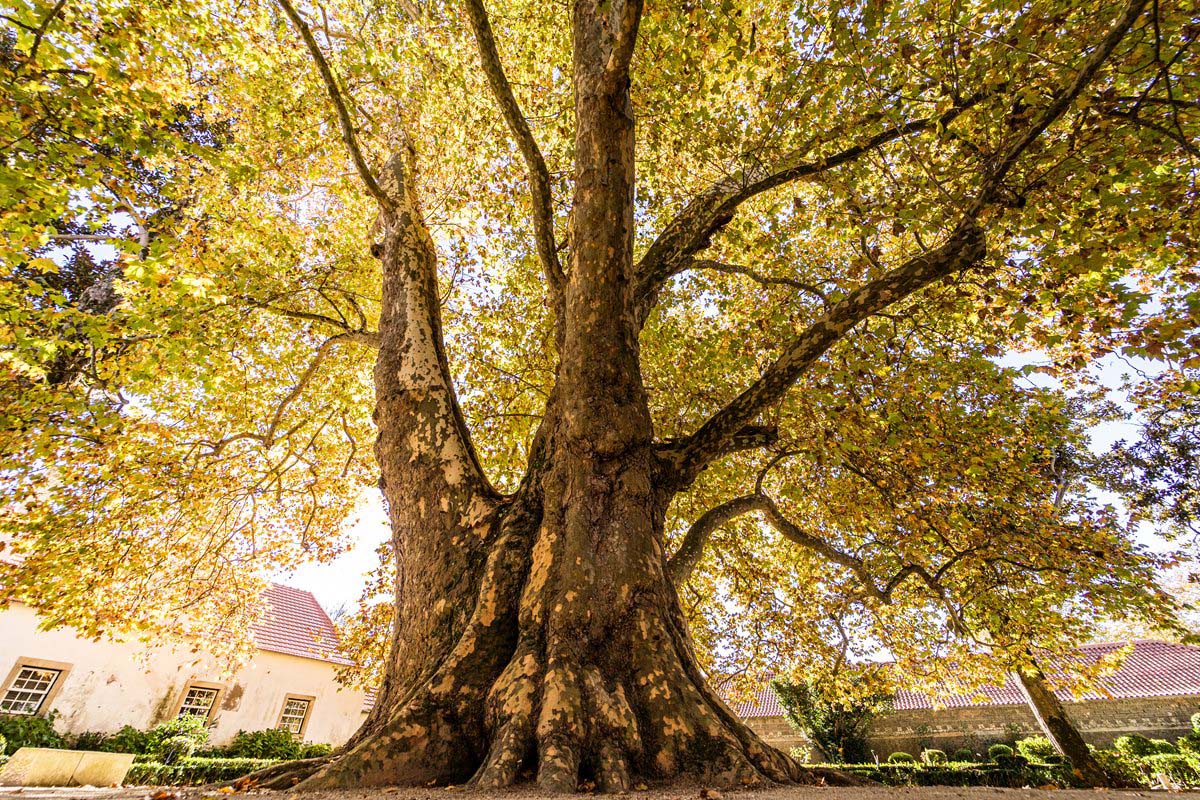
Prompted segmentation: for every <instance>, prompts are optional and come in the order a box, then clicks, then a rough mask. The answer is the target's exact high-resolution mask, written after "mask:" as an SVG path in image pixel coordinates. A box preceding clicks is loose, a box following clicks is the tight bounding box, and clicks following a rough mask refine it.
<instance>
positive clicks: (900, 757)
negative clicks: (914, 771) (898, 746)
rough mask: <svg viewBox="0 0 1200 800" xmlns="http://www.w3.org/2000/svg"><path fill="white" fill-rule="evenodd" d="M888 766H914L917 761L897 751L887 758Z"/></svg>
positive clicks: (908, 754) (910, 755)
mask: <svg viewBox="0 0 1200 800" xmlns="http://www.w3.org/2000/svg"><path fill="white" fill-rule="evenodd" d="M887 760H888V763H889V764H915V763H917V760H916V759H915V758H913V757H912V754H911V753H905V752H902V751H899V750H897V751H896V752H895V753H892V754H891V755H890V756H888V757H887Z"/></svg>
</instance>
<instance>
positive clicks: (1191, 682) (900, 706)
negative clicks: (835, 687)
mask: <svg viewBox="0 0 1200 800" xmlns="http://www.w3.org/2000/svg"><path fill="white" fill-rule="evenodd" d="M1126 644H1127V643H1126V642H1108V643H1104V644H1089V645H1084V646H1083V647H1081V648H1079V657H1080V658H1082V659H1084V660H1087V661H1096V660H1097V659H1099V658H1101V657H1102V656H1106V655H1109V654H1111V653H1113V652H1114V651H1116V650H1118V649H1120V648H1122V647H1124V646H1125V645H1126ZM1099 688H1100V691H1094V692H1089V693H1088V694H1085V695H1083V696H1082V697H1079V698H1075V697H1073V696H1072V695H1071V693H1070V692H1069V691H1066V690H1062V689H1060V690H1058V691H1057V692H1056V694H1057V695H1058V697H1059V699H1060V700H1063V701H1064V702H1066V701H1071V700H1102V699H1113V700H1128V699H1134V698H1143V697H1175V696H1180V695H1200V647H1191V646H1188V645H1182V644H1172V643H1170V642H1158V641H1137V642H1134V643H1133V652H1131V653H1130V654H1129V655H1128V656H1127V657H1126V658H1125V661H1124V663H1122V664H1121V667H1120V668H1119V669H1118V670H1117V671H1116V672H1114V673H1112V674H1111V675H1109V676H1107V677H1105V678H1102V679H1101V680H1100V687H1099ZM935 701H936V702H935ZM1024 702H1025V699H1024V697H1023V696H1022V695H1021V690H1020V689H1018V688H1017V685H1016V683H1015V682H1014V681H1013V680H1012V679H1011V678H1010V679H1009V680H1007V681H1006V682H1005V683H1004V685H1003V686H981V687H979V688H978V689H976V690H974V691H965V690H962V689H960V690H959V691H954V690H953V689H952V688H950V687H947V690H946V691H945V692H944V693H938V694H937V695H935V696H933V697H931V696H929V695H927V694H923V693H921V692H914V691H910V690H908V689H900V690H898V691H897V692H896V697H895V700H894V701H893V706H894V708H895V709H896V710H897V711H917V710H921V709H932V708H933V707H934V706H935V705H936V706H938V707H943V708H963V707H966V706H975V705H985V706H1002V705H1020V704H1022V703H1024ZM731 705H732V708H733V711H734V713H735V714H737V715H738V716H739V717H742V718H751V717H779V716H783V707H782V706H781V705H780V704H779V698H778V697H776V696H775V692H774V691H773V690H772V689H771V686H770V684H769V682H765V683H764V684H763V686H762V687H760V688H759V689H758V691H756V692H755V694H754V698H753V699H751V700H747V701H745V702H740V703H733V704H731Z"/></svg>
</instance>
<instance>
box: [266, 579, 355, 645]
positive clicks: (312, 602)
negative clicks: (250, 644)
mask: <svg viewBox="0 0 1200 800" xmlns="http://www.w3.org/2000/svg"><path fill="white" fill-rule="evenodd" d="M263 598H264V599H265V600H266V601H267V610H266V612H265V613H264V614H263V617H262V619H261V620H259V622H258V623H256V624H255V625H254V627H253V633H254V643H255V644H256V645H257V646H258V648H259V649H260V650H269V651H270V652H272V653H283V654H285V655H289V656H299V657H300V658H312V659H316V660H318V661H328V662H329V663H331V664H343V665H344V664H350V663H351V661H350V659H348V658H346V656H344V655H343V654H342V653H341V651H340V650H339V649H338V638H337V631H336V630H335V629H334V627H333V622H332V621H331V620H330V619H329V615H328V614H326V613H325V609H323V608H321V604H320V603H318V602H317V598H315V597H313V594H312V592H306V591H304V590H303V589H293V588H292V587H290V586H283V585H281V584H278V583H273V584H271V585H270V587H269V588H268V589H267V590H266V591H265V592H264V593H263Z"/></svg>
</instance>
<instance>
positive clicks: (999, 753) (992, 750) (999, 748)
mask: <svg viewBox="0 0 1200 800" xmlns="http://www.w3.org/2000/svg"><path fill="white" fill-rule="evenodd" d="M1012 754H1013V749H1012V748H1011V747H1009V746H1008V745H1006V744H994V745H992V746H991V747H989V748H988V761H995V760H996V759H998V758H1003V757H1005V756H1011V755H1012Z"/></svg>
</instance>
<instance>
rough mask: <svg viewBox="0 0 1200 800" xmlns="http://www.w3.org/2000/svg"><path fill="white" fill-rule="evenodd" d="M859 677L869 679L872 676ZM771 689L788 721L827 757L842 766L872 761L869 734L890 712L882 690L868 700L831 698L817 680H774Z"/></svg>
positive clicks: (886, 695) (884, 692)
mask: <svg viewBox="0 0 1200 800" xmlns="http://www.w3.org/2000/svg"><path fill="white" fill-rule="evenodd" d="M859 677H862V678H866V679H867V680H870V676H869V675H860V676H859ZM771 689H772V690H773V691H774V692H775V694H776V695H778V697H779V702H780V703H781V704H782V705H783V708H784V714H785V716H786V717H787V720H788V722H790V723H791V724H792V725H794V726H796V727H797V728H800V729H801V730H803V731H804V732H805V733H807V734H808V735H809V737H810V738H811V739H812V741H813V744H815V745H816V746H817V747H819V748H821V752H823V753H825V754H826V756H827V757H829V758H833V759H835V760H836V761H838V762H839V763H843V764H861V763H864V762H866V761H867V760H869V758H870V748H869V747H868V746H867V735H868V732H869V731H870V727H871V723H872V722H873V721H874V719H875V718H876V717H877V716H878V715H879V713H880V712H881V711H885V710H886V709H887V707H888V704H889V702H890V701H891V698H892V696H891V694H890V693H889V692H887V691H886V690H882V689H881V690H879V691H877V692H875V693H873V694H871V695H869V696H867V697H865V698H863V697H855V698H849V699H847V698H840V697H830V696H828V695H827V694H826V692H825V690H824V689H823V687H821V686H820V685H819V684H818V683H816V682H815V681H801V682H798V683H793V682H790V681H779V680H775V681H772V682H771Z"/></svg>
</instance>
